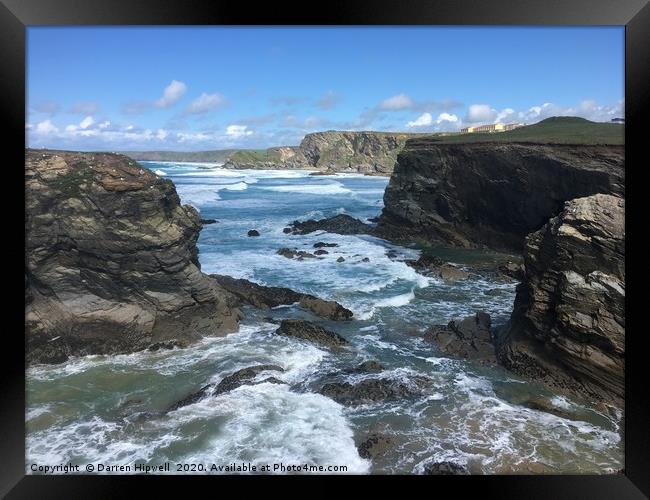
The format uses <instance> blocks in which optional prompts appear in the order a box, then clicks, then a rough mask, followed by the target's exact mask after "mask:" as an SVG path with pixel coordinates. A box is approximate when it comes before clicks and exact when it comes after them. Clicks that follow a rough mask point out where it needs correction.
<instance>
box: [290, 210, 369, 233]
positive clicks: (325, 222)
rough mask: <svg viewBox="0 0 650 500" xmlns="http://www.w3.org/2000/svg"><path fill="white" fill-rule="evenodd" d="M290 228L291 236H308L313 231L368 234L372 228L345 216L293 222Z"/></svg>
mask: <svg viewBox="0 0 650 500" xmlns="http://www.w3.org/2000/svg"><path fill="white" fill-rule="evenodd" d="M291 227H292V232H293V234H309V233H313V232H314V231H326V232H328V233H335V234H370V233H371V232H372V230H373V228H372V226H370V225H368V224H365V223H364V222H361V221H360V220H359V219H355V218H354V217H350V216H349V215H346V214H339V215H335V216H334V217H329V218H327V219H321V220H307V221H304V222H300V221H294V222H293V223H292V224H291Z"/></svg>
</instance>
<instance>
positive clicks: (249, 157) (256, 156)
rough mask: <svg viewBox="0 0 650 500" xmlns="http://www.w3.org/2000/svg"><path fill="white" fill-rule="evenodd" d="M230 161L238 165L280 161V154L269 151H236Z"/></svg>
mask: <svg viewBox="0 0 650 500" xmlns="http://www.w3.org/2000/svg"><path fill="white" fill-rule="evenodd" d="M230 159H231V160H233V161H235V162H238V163H261V162H267V161H276V160H279V159H280V154H279V153H278V152H277V151H273V150H269V149H241V150H239V151H235V152H234V153H233V154H232V155H231V156H230Z"/></svg>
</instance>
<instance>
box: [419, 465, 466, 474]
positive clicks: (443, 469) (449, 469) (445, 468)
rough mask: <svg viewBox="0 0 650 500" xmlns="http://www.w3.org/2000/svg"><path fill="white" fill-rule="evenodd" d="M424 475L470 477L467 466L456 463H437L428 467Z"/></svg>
mask: <svg viewBox="0 0 650 500" xmlns="http://www.w3.org/2000/svg"><path fill="white" fill-rule="evenodd" d="M424 474H426V475H435V476H451V475H468V474H469V471H468V470H467V468H466V467H465V466H463V465H460V464H456V463H454V462H435V463H432V464H429V465H427V466H426V468H425V469H424Z"/></svg>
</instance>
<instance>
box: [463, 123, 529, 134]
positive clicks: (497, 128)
mask: <svg viewBox="0 0 650 500" xmlns="http://www.w3.org/2000/svg"><path fill="white" fill-rule="evenodd" d="M523 126H524V124H523V123H508V124H503V123H492V124H490V125H477V126H476V127H465V128H461V129H460V133H461V134H471V133H475V132H505V131H507V130H513V129H515V128H519V127H523Z"/></svg>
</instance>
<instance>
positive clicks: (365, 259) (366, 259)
mask: <svg viewBox="0 0 650 500" xmlns="http://www.w3.org/2000/svg"><path fill="white" fill-rule="evenodd" d="M361 262H370V259H369V258H368V257H364V258H363V259H361Z"/></svg>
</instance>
